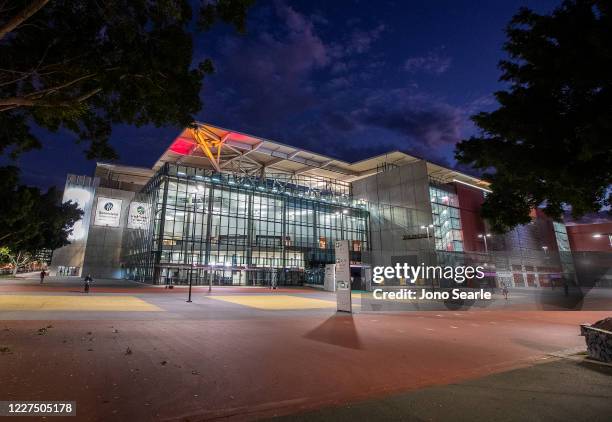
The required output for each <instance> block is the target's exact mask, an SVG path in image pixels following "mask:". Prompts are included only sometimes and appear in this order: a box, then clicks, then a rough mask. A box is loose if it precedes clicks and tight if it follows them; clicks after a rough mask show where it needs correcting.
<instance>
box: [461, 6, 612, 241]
mask: <svg viewBox="0 0 612 422" xmlns="http://www.w3.org/2000/svg"><path fill="white" fill-rule="evenodd" d="M611 9H612V3H610V2H609V1H607V0H568V1H564V2H563V3H562V5H561V6H560V7H558V8H557V9H556V10H555V11H554V12H553V13H552V14H550V15H540V14H537V13H534V12H533V11H531V10H529V9H521V10H520V11H519V12H518V13H517V14H516V15H515V16H514V17H513V19H512V20H511V22H510V24H509V26H508V27H507V29H506V33H507V42H506V44H505V46H504V50H505V51H506V52H507V53H508V55H509V58H508V60H504V61H501V62H500V68H501V70H502V76H501V80H502V81H504V82H507V83H508V89H506V90H504V91H499V92H496V93H495V97H496V99H497V101H498V103H499V108H498V109H497V110H495V111H492V112H489V113H485V112H483V113H479V114H477V115H475V116H473V117H472V119H473V121H474V122H475V123H476V125H477V126H478V127H479V128H480V129H481V133H480V135H479V136H474V137H471V138H470V139H468V140H464V141H462V142H461V143H459V144H458V146H457V150H456V157H457V159H458V161H459V162H461V163H464V164H469V165H471V166H473V167H475V168H477V169H480V170H483V171H485V172H486V174H485V177H486V178H488V179H489V180H490V181H491V182H492V185H491V187H492V190H493V193H492V194H490V195H488V196H487V198H486V200H485V203H484V205H483V208H482V214H483V216H484V217H485V218H487V219H488V220H489V221H490V223H491V225H492V229H493V230H495V231H500V232H503V231H507V230H509V229H511V228H512V227H514V226H516V225H517V224H525V223H528V222H529V221H530V218H529V212H530V210H531V209H533V208H535V207H538V206H544V210H545V212H546V214H547V215H549V216H550V217H552V218H555V219H560V218H561V216H562V213H563V208H564V206H570V207H571V210H572V213H573V214H574V216H576V217H577V216H581V215H583V214H585V213H587V212H593V211H598V210H600V209H601V208H602V207H604V206H607V205H610V195H609V190H608V188H609V186H610V185H611V184H612V15H611Z"/></svg>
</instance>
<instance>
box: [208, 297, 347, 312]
mask: <svg viewBox="0 0 612 422" xmlns="http://www.w3.org/2000/svg"><path fill="white" fill-rule="evenodd" d="M209 297H210V298H211V299H215V300H222V301H224V302H230V303H235V304H237V305H242V306H248V307H250V308H256V309H264V310H273V311H277V310H278V311H280V310H291V309H320V308H334V307H335V306H336V302H331V301H328V300H321V299H312V298H309V297H298V296H289V295H257V296H255V295H248V296H247V295H244V296H242V295H236V296H209Z"/></svg>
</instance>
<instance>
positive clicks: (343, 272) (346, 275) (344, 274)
mask: <svg viewBox="0 0 612 422" xmlns="http://www.w3.org/2000/svg"><path fill="white" fill-rule="evenodd" d="M335 251H336V271H335V272H336V305H337V310H338V311H341V312H352V303H351V262H350V257H349V241H348V240H337V241H336V243H335Z"/></svg>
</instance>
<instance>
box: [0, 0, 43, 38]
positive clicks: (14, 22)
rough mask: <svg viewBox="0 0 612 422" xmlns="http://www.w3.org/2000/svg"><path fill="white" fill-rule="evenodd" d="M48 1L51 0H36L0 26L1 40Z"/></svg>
mask: <svg viewBox="0 0 612 422" xmlns="http://www.w3.org/2000/svg"><path fill="white" fill-rule="evenodd" d="M47 3H49V0H34V1H33V2H32V3H30V5H29V6H26V8H25V9H23V10H22V11H21V12H19V13H17V15H15V16H14V17H13V18H12V19H9V21H8V22H7V23H6V24H4V26H3V27H2V28H0V40H1V39H2V38H4V37H5V36H6V34H8V33H10V32H11V31H12V30H14V29H15V28H17V27H18V26H19V25H21V24H22V23H23V22H24V21H26V20H27V19H28V18H29V17H30V16H32V15H33V14H34V13H36V12H38V11H39V10H40V9H42V8H43V7H44V6H45V5H46V4H47Z"/></svg>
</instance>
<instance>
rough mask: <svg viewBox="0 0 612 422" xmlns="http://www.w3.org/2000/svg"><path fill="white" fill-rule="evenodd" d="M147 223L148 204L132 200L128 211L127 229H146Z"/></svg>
mask: <svg viewBox="0 0 612 422" xmlns="http://www.w3.org/2000/svg"><path fill="white" fill-rule="evenodd" d="M148 224H149V204H145V203H144V202H132V203H131V204H130V212H129V213H128V223H127V226H128V229H146V228H147V225H148Z"/></svg>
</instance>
